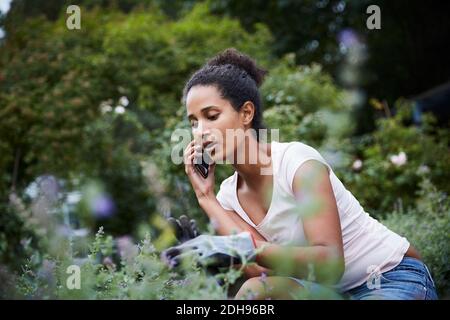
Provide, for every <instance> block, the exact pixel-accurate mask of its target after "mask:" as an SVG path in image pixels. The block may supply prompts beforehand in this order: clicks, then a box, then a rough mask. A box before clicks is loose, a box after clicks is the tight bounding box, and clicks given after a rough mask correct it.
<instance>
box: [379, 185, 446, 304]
mask: <svg viewBox="0 0 450 320" xmlns="http://www.w3.org/2000/svg"><path fill="white" fill-rule="evenodd" d="M418 196H419V198H418V200H417V207H416V208H414V209H409V210H407V211H406V212H394V213H392V214H389V215H388V216H387V217H386V218H385V219H383V220H382V223H383V224H385V225H386V226H387V227H388V228H390V229H392V230H393V231H395V232H397V233H399V234H400V235H402V236H405V237H406V238H407V239H408V240H409V241H410V243H411V244H412V245H413V246H415V247H416V248H417V249H418V250H419V252H420V254H421V256H422V258H423V260H424V262H425V263H426V264H427V265H428V267H429V269H430V272H431V274H432V276H433V279H434V281H435V284H436V287H437V289H438V292H439V294H440V298H441V299H442V298H446V299H448V298H449V297H450V261H449V260H450V247H449V245H448V240H449V239H448V236H449V233H448V232H449V230H450V201H449V199H448V196H447V195H446V194H445V193H443V192H439V191H438V190H437V189H436V187H434V186H433V185H432V184H431V182H430V180H429V179H425V180H423V181H422V182H421V189H420V191H419V193H418Z"/></svg>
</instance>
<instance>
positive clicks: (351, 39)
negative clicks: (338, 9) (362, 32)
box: [338, 29, 360, 48]
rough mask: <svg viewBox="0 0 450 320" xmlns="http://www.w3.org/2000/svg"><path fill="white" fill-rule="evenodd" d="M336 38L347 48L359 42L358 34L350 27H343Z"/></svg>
mask: <svg viewBox="0 0 450 320" xmlns="http://www.w3.org/2000/svg"><path fill="white" fill-rule="evenodd" d="M338 40H339V42H340V43H342V44H343V45H344V46H346V47H347V48H350V47H353V46H355V45H357V44H359V43H360V40H359V37H358V35H357V34H356V32H355V31H353V30H352V29H344V30H342V31H341V32H339V34H338Z"/></svg>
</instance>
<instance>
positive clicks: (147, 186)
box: [0, 0, 450, 298]
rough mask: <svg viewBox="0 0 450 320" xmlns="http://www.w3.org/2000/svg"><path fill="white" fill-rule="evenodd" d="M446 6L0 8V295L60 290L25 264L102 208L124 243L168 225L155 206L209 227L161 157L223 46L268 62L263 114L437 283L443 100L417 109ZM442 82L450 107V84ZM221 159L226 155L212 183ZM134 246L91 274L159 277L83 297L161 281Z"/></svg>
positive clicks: (81, 232)
mask: <svg viewBox="0 0 450 320" xmlns="http://www.w3.org/2000/svg"><path fill="white" fill-rule="evenodd" d="M69 4H77V5H79V6H80V7H81V29H80V30H68V29H67V27H66V19H67V16H68V14H66V8H67V6H68V5H69ZM369 4H378V5H379V6H380V8H381V12H382V20H381V21H382V29H381V30H368V29H367V28H366V19H367V17H368V15H367V14H366V8H367V6H368V5H369ZM448 9H449V3H448V2H444V1H443V2H439V1H436V2H433V5H429V6H428V5H427V6H426V7H425V6H424V5H423V4H422V3H419V2H418V1H395V2H393V1H375V2H373V1H370V2H369V1H352V0H348V1H344V0H342V1H333V0H329V1H328V0H305V1H286V0H284V1H281V0H280V1H275V0H273V1H272V0H270V1H264V2H261V1H253V0H248V1H234V0H222V1H213V0H211V1H179V0H174V1H160V0H145V1H137V0H116V1H109V0H85V1H77V2H76V3H74V2H73V1H65V0H55V1H42V0H13V1H12V2H11V8H10V10H9V11H8V13H7V14H2V15H0V27H1V28H2V30H3V38H1V39H0V265H1V268H0V279H4V280H5V281H1V282H2V283H4V284H5V285H4V289H2V290H0V296H2V295H6V296H7V295H10V296H11V295H12V293H11V291H7V290H6V289H5V288H7V287H8V283H11V286H14V281H13V280H12V279H15V277H19V278H20V279H21V281H20V283H21V288H22V291H21V292H26V295H25V296H28V297H53V296H57V297H66V294H67V292H61V291H57V292H56V293H55V291H52V293H49V292H50V291H45V290H44V291H42V290H41V289H39V290H38V289H37V288H38V287H39V286H38V283H39V281H41V280H42V279H41V280H39V279H40V278H39V277H40V276H36V274H39V272H37V271H36V270H41V271H40V272H41V273H40V275H42V272H44V273H43V274H44V279H46V278H45V276H46V275H47V273H49V272H50V273H57V271H55V270H56V269H55V268H53V267H51V263H50V262H49V261H59V266H60V267H61V266H62V265H64V263H67V259H69V256H70V259H82V258H83V257H85V256H86V255H87V254H88V253H89V252H90V253H91V255H92V252H98V251H99V250H100V249H98V248H97V249H95V248H94V249H93V247H92V246H91V250H90V251H89V250H88V249H87V247H88V244H89V243H90V242H92V241H94V240H93V239H94V235H95V232H96V231H97V230H98V228H99V227H101V226H103V227H104V230H105V231H106V233H108V234H111V235H113V236H114V239H121V240H120V241H122V243H124V242H125V243H128V242H130V243H131V242H132V243H136V242H138V241H139V240H141V239H144V237H145V234H147V235H149V237H150V238H151V239H152V242H153V244H154V245H155V246H156V249H154V250H159V249H161V248H164V247H165V246H167V245H169V244H171V243H173V236H172V235H171V233H170V232H168V228H167V226H166V224H165V219H164V218H165V217H168V216H176V217H177V216H179V215H181V214H188V215H189V216H191V217H193V218H196V219H198V220H199V221H200V225H201V227H202V229H203V230H206V229H207V228H208V226H207V220H206V217H205V215H204V214H203V213H202V212H201V210H200V209H199V207H198V204H197V201H196V199H195V197H194V193H193V192H192V189H191V186H190V184H189V182H188V179H187V177H186V176H185V174H184V168H183V167H182V166H181V165H178V166H177V165H174V164H173V163H172V162H171V160H170V154H171V151H172V147H173V142H172V141H171V135H172V132H173V131H174V130H175V129H176V128H187V127H188V124H187V121H186V119H185V110H184V107H183V106H182V104H181V101H180V98H181V90H182V88H183V85H184V83H185V81H186V80H187V79H188V77H189V75H190V74H191V73H192V72H193V71H194V70H195V69H196V68H198V67H200V66H201V65H202V64H203V63H205V61H206V60H207V59H208V58H209V57H211V56H213V55H214V54H216V53H217V52H219V51H221V50H223V49H225V48H228V47H235V48H237V49H238V50H241V51H243V52H245V53H247V54H249V55H251V56H252V57H254V58H255V59H256V60H257V61H258V63H259V64H261V65H262V66H263V67H265V68H267V69H269V77H268V78H267V80H266V82H265V83H264V85H263V87H262V88H261V92H262V95H263V101H264V108H265V111H264V120H265V123H266V125H267V126H268V127H269V128H278V129H280V139H281V140H282V141H291V140H299V141H303V142H305V143H307V144H310V145H312V146H313V147H315V148H317V149H319V150H320V151H321V152H322V154H323V155H324V157H325V158H326V159H327V160H328V161H329V162H330V164H331V165H332V166H333V167H334V168H335V171H336V173H337V175H338V177H339V178H340V179H341V180H342V181H343V182H344V184H345V185H346V186H347V188H348V189H349V190H350V191H351V192H352V193H353V194H355V196H356V197H357V199H358V200H359V201H360V202H361V203H362V205H363V206H364V207H365V209H366V211H368V212H369V213H370V214H372V215H373V216H375V217H376V218H378V219H380V220H382V221H383V222H384V223H386V225H388V226H389V227H390V228H392V229H393V230H394V231H397V232H399V233H400V234H402V235H404V236H406V237H408V239H409V240H410V241H411V243H413V244H414V245H415V246H416V247H418V248H419V250H420V251H421V252H422V254H423V256H424V259H425V261H426V262H427V263H428V264H429V265H430V266H431V270H432V273H433V276H434V277H435V279H436V282H437V285H438V288H439V292H440V294H441V295H442V296H443V297H449V296H450V291H449V290H450V279H449V277H450V268H449V261H448V259H449V255H450V247H449V245H448V243H449V230H450V229H449V224H450V211H449V210H450V209H449V208H450V206H449V200H448V193H449V191H450V186H449V184H448V181H449V180H450V170H449V169H450V160H449V149H448V147H449V141H448V139H449V130H448V111H447V113H446V114H445V113H444V114H442V113H436V112H435V113H434V114H433V113H423V114H422V113H419V115H420V121H418V120H417V115H418V112H419V111H420V109H419V108H418V101H419V98H418V97H420V95H421V94H423V93H424V92H427V91H428V90H430V89H433V88H435V87H438V86H439V85H442V84H445V83H446V82H448V81H449V75H450V63H449V62H448V56H450V52H449V48H448V46H446V45H445V43H446V42H447V39H448V38H449V36H450V35H449V32H450V28H449V23H448V19H447V17H446V16H445V14H444V13H445V12H448ZM446 99H447V100H445V101H444V104H445V106H446V108H447V109H446V110H448V104H449V103H450V101H449V98H448V91H447V96H446ZM445 115H447V116H445ZM231 172H232V168H231V167H229V166H220V167H219V168H218V172H217V185H218V184H219V183H220V182H221V181H222V179H223V178H225V177H226V176H228V175H229V174H230V173H231ZM99 239H102V240H101V241H104V242H105V241H106V242H108V241H112V240H111V239H110V240H105V239H104V238H101V237H100V238H99ZM146 239H147V238H146ZM101 241H100V240H98V241H97V242H96V244H95V245H96V246H100V244H101V243H103V242H101ZM120 241H119V243H120ZM127 241H128V242H127ZM58 245H61V246H62V248H65V249H64V250H62V249H61V247H59V246H58ZM95 245H94V247H95ZM102 245H103V246H104V247H108V246H112V245H111V244H108V243H104V244H102ZM146 246H147V247H149V246H150V244H149V240H147V242H146V243H145V244H144V245H142V246H140V247H137V248H138V249H139V250H141V251H140V255H138V256H134V258H133V259H137V260H133V261H134V262H133V263H134V264H133V263H132V265H133V266H134V267H133V268H134V269H132V270H131V269H126V268H122V269H121V271H120V273H119V271H117V269H115V268H112V269H111V268H109V269H108V268H106V269H102V270H103V271H104V272H106V273H105V274H103V273H101V272H100V273H98V272H97V275H98V277H97V278H96V279H93V280H92V283H95V281H100V282H101V283H106V282H105V281H106V280H105V277H106V278H108V277H111V279H113V280H114V279H115V280H114V281H119V282H121V283H123V281H124V279H125V278H127V277H130V275H133V274H134V273H135V272H137V271H136V270H137V268H138V267H137V266H136V263H137V264H138V265H139V266H140V267H142V268H144V269H145V268H147V269H148V270H149V272H148V273H147V276H149V274H152V272H153V273H154V272H156V273H157V274H161V276H160V278H158V277H156V278H155V277H153V278H151V276H149V277H150V280H149V281H148V286H144V285H142V282H140V283H139V284H136V286H129V287H127V288H128V289H127V290H124V291H121V292H115V291H114V292H111V291H108V290H109V289H105V291H104V292H105V293H104V294H102V293H96V294H93V293H92V292H91V291H89V290H88V291H86V292H83V293H80V296H79V297H84V298H94V297H96V298H107V297H121V298H122V297H132V298H145V297H147V298H150V297H152V298H161V297H162V296H158V295H155V294H154V293H151V292H153V291H152V290H160V289H161V288H162V287H164V285H163V284H162V283H163V280H162V279H166V278H164V277H167V275H163V273H162V272H161V270H160V268H161V267H160V266H159V265H158V263H157V261H156V260H157V259H156V258H155V256H152V252H153V251H152V250H153V249H151V250H150V249H148V250H149V251H148V250H147V249H143V248H147V247H146ZM67 248H69V249H70V250H69V249H67ZM111 248H112V247H111ZM111 250H112V251H114V250H113V249H111ZM111 250H110V251H111ZM145 250H147V251H148V252H150V253H148V252H147V251H145ZM100 251H101V250H100ZM104 251H105V252H106V253H105V255H109V254H110V255H112V253H111V252H112V251H111V252H109V251H108V250H106V249H105V250H104ZM116 251H117V250H116ZM146 252H147V253H148V254H147V253H146ZM50 256H51V257H53V258H52V259H53V260H52V259H50V258H49V257H50ZM144 256H145V257H144ZM54 257H58V259H59V260H58V259H56V258H54ZM122 258H123V256H122ZM49 259H50V260H49ZM145 259H147V260H145ZM136 261H138V262H136ZM145 261H147V262H145ZM103 262H104V261H103ZM144 262H145V263H144ZM149 263H150V265H151V266H152V267H149ZM49 264H50V266H49ZM106 264H107V263H106ZM33 268H34V269H33ZM86 268H89V265H87V266H86ZM91 268H92V270H94V269H95V268H96V267H95V264H94V265H93V266H92V265H91ZM33 270H34V271H33ZM42 270H44V271H42ZM45 270H47V271H45ZM49 270H50V271H49ZM105 270H106V271H105ZM155 270H156V271H155ZM97 271H98V270H97ZM36 272H37V273H36ZM45 272H47V273H45ZM196 272H200V271H198V270H197V271H196ZM191 274H194V273H191ZM47 276H48V275H47ZM197 276H198V274H197ZM228 276H229V277H234V276H235V275H233V274H229V275H228ZM30 277H31V278H30ZM157 278H158V279H157ZM30 279H32V280H30ZM111 279H110V280H111ZM155 279H157V280H155ZM196 279H197V280H195V281H197V282H195V281H194V284H195V285H198V286H200V287H201V288H202V289H201V290H203V291H201V292H200V291H199V292H200V293H199V297H200V298H201V297H209V296H212V295H209V294H210V293H211V292H212V291H213V292H214V293H211V294H215V295H214V296H217V297H223V294H224V293H223V292H218V291H214V290H217V289H212V288H213V287H214V286H213V285H212V284H211V282H208V281H210V280H205V279H207V278H206V276H205V277H203V278H202V277H200V276H198V277H197V278H196ZM113 280H111V281H113ZM166 280H167V279H166ZM205 281H206V282H205ZM47 283H52V282H51V281H50V282H49V281H47ZM136 283H137V282H136ZM97 285H98V284H97ZM50 286H51V285H50ZM161 286H162V287H161ZM110 287H112V286H111V285H110ZM200 287H199V288H200ZM157 288H159V289H157ZM53 289H54V288H53ZM49 290H50V289H49ZM111 290H112V289H111ZM161 290H162V289H161ZM186 290H187V289H186ZM190 290H191V289H190ZM211 290H212V291H211ZM169 291H170V290H169ZM102 292H103V291H102ZM186 292H187V291H186ZM186 292H184V293H183V292H181V291H180V292H178V291H170V294H168V295H167V296H165V297H166V298H167V297H169V298H176V297H184V296H188V295H187V294H186ZM14 294H18V297H22V296H21V295H20V294H19V293H14ZM69 297H70V295H69Z"/></svg>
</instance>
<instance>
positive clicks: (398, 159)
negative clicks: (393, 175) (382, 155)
mask: <svg viewBox="0 0 450 320" xmlns="http://www.w3.org/2000/svg"><path fill="white" fill-rule="evenodd" d="M390 160H391V162H392V164H394V165H395V166H397V167H401V166H403V165H404V164H405V163H406V162H407V161H408V157H407V156H406V153H404V152H403V151H401V152H400V153H399V154H397V155H393V156H391V157H390Z"/></svg>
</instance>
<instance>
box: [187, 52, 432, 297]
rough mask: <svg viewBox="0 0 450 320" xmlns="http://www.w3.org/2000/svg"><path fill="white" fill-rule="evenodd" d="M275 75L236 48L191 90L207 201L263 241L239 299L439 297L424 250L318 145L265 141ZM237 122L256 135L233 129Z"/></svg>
mask: <svg viewBox="0 0 450 320" xmlns="http://www.w3.org/2000/svg"><path fill="white" fill-rule="evenodd" d="M265 74H266V71H264V70H262V69H261V68H259V67H258V66H257V65H256V63H255V61H254V60H252V59H251V58H250V57H248V56H246V55H243V54H241V53H239V52H238V51H237V50H235V49H227V50H225V51H224V52H222V53H220V54H219V55H217V56H216V57H214V58H213V59H211V60H210V61H209V62H208V63H207V64H206V65H205V66H203V67H202V68H201V69H199V70H198V71H197V72H195V73H194V74H193V75H192V77H191V78H190V79H189V81H188V82H187V84H186V86H185V88H184V94H183V97H184V102H185V105H186V110H187V115H188V119H189V121H190V123H191V126H192V130H193V133H194V137H197V138H198V137H200V141H201V143H200V145H199V144H198V143H196V142H195V141H196V140H195V139H194V141H192V142H191V143H190V144H189V145H188V146H187V148H186V150H185V154H184V156H185V170H186V173H187V175H188V177H189V179H190V182H191V184H192V186H193V189H194V191H195V194H196V196H197V199H198V202H199V205H200V206H201V208H202V209H203V210H204V211H205V212H206V214H207V215H208V217H209V218H210V220H211V221H212V222H213V225H214V226H215V227H216V230H217V232H218V233H219V234H220V235H222V236H226V235H231V234H233V233H235V232H249V233H250V234H251V235H252V238H253V239H254V243H255V247H256V248H257V251H256V252H257V254H256V260H255V261H256V264H254V265H253V266H249V267H247V268H246V269H245V272H246V274H247V275H248V276H249V279H248V280H247V281H246V282H245V283H244V284H243V285H242V287H241V288H240V290H239V292H238V293H237V295H236V298H245V297H248V296H247V294H248V293H249V292H251V293H252V297H254V298H257V299H264V298H269V297H270V298H278V299H289V298H292V297H301V296H302V292H308V293H311V292H314V291H315V290H318V291H317V292H322V293H323V292H328V291H327V288H333V289H336V290H337V291H339V292H340V293H341V294H343V296H344V297H348V298H350V299H436V298H437V295H436V290H435V287H434V283H433V280H432V278H431V275H430V273H429V272H428V269H427V267H426V266H425V264H424V263H423V262H422V261H421V258H420V256H419V253H418V252H417V250H415V249H414V247H413V246H411V245H410V244H409V242H408V240H407V239H405V238H404V237H401V236H399V235H397V234H396V233H394V232H392V231H390V230H389V229H387V228H386V227H385V226H383V225H382V224H380V223H379V222H378V221H376V220H375V219H373V218H371V217H370V216H369V215H368V214H367V213H366V212H365V211H364V209H363V208H362V207H361V205H360V204H359V202H358V201H357V200H356V199H355V197H354V196H353V195H352V194H351V193H350V192H349V191H348V190H346V189H345V187H344V186H343V185H342V183H341V182H340V181H339V179H338V178H337V177H336V175H335V174H334V172H333V170H332V168H331V167H330V166H329V165H328V164H327V162H326V161H325V160H324V159H323V158H322V157H321V155H320V154H319V153H318V152H317V151H316V150H315V149H313V148H312V147H310V146H308V145H305V144H303V143H301V142H291V143H278V142H272V143H263V142H262V141H260V139H259V134H258V131H257V130H258V129H261V128H262V110H261V108H262V106H261V99H260V94H259V90H258V87H259V86H260V85H261V83H262V81H263V78H264V76H265ZM252 129H253V131H252ZM255 130H256V132H255ZM230 131H231V132H232V133H233V132H244V133H247V132H255V134H250V135H248V134H247V135H245V136H243V135H239V134H237V135H235V136H231V138H230V135H228V136H227V133H229V132H230ZM281 134H282V133H281ZM204 149H205V150H207V149H209V150H210V156H211V158H212V160H213V162H212V163H211V165H210V166H209V173H208V176H207V177H206V178H204V177H203V176H201V175H200V173H199V171H198V170H197V169H196V167H195V164H194V161H195V158H196V157H198V156H201V153H202V150H204ZM254 156H256V159H255V157H254ZM229 159H232V161H233V162H232V164H233V167H234V169H235V173H234V174H233V175H232V176H230V177H229V178H227V179H225V180H224V181H223V182H222V184H221V186H220V190H219V192H218V193H217V195H216V194H215V193H214V168H215V163H218V162H223V161H224V160H229ZM238 160H240V161H238ZM267 195H269V197H268V196H267ZM267 199H270V201H267ZM199 241H200V240H199ZM286 261H289V263H287V264H288V265H290V266H291V267H290V268H289V267H286V266H284V267H283V265H286ZM292 266H293V267H292ZM307 280H309V281H307ZM318 283H320V285H319V284H318Z"/></svg>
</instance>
